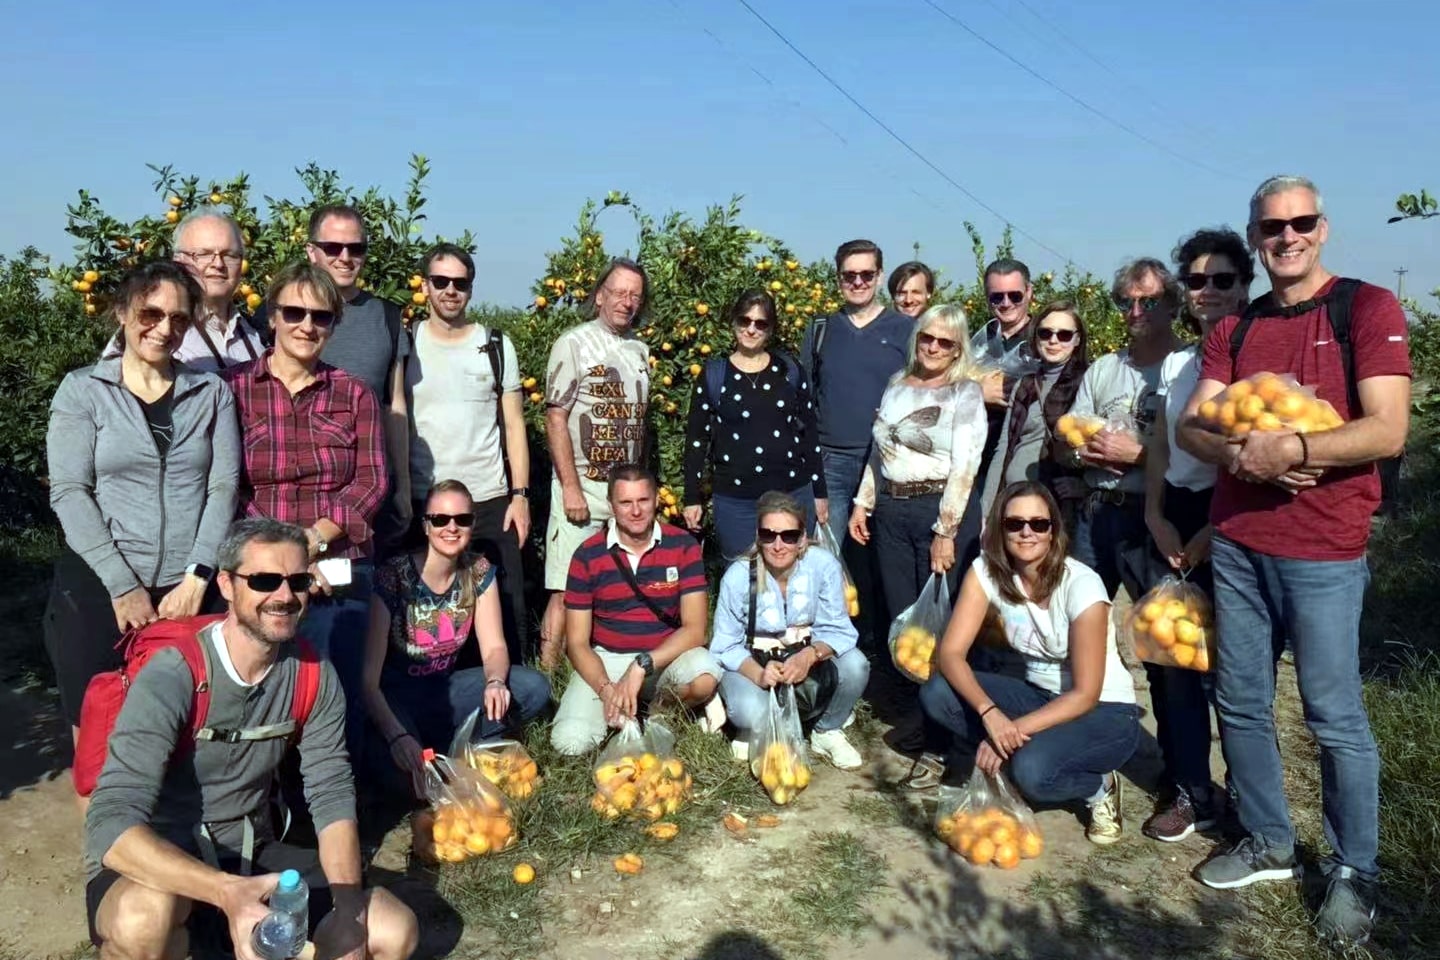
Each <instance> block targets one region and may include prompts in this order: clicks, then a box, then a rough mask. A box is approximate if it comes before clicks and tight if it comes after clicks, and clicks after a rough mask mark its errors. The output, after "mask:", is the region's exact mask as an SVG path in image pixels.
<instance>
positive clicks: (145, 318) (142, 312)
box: [135, 307, 191, 327]
mask: <svg viewBox="0 0 1440 960" xmlns="http://www.w3.org/2000/svg"><path fill="white" fill-rule="evenodd" d="M166 317H169V318H170V323H171V325H172V326H176V327H182V326H183V327H188V326H189V325H190V322H191V316H190V314H188V313H166V312H165V311H164V310H161V309H160V308H159V307H141V308H140V309H139V310H136V311H135V319H136V320H137V321H139V323H140V326H142V327H153V326H155V324H157V323H159V322H160V321H161V320H164V319H165V318H166Z"/></svg>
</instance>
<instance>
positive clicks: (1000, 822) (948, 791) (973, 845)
mask: <svg viewBox="0 0 1440 960" xmlns="http://www.w3.org/2000/svg"><path fill="white" fill-rule="evenodd" d="M935 833H936V835H937V836H939V837H940V839H941V840H944V841H945V844H946V846H948V847H949V848H950V849H951V850H954V851H955V852H956V853H958V854H960V856H962V857H964V858H965V859H966V860H968V861H970V863H972V864H974V865H975V866H977V867H983V866H986V865H993V866H996V867H999V868H1000V869H1002V870H1013V869H1015V868H1016V867H1018V866H1019V865H1020V861H1021V860H1033V859H1034V858H1036V857H1038V856H1040V854H1041V853H1042V852H1044V850H1045V840H1044V838H1043V837H1042V836H1041V834H1040V826H1039V824H1038V823H1036V821H1035V814H1033V813H1032V812H1031V811H1030V808H1029V807H1028V806H1026V805H1025V801H1024V800H1022V799H1020V795H1019V794H1018V793H1017V792H1016V791H1015V788H1014V787H1012V786H1010V784H1009V782H1008V781H1007V780H1006V779H1005V775H1004V774H1003V773H1002V774H997V775H996V776H994V777H991V776H988V775H986V774H985V773H983V772H982V771H981V770H979V769H978V768H977V769H976V770H975V772H974V773H972V774H971V775H970V781H969V782H968V783H967V784H965V786H964V787H962V788H958V789H957V788H955V787H942V788H941V789H940V802H939V805H938V806H936V808H935Z"/></svg>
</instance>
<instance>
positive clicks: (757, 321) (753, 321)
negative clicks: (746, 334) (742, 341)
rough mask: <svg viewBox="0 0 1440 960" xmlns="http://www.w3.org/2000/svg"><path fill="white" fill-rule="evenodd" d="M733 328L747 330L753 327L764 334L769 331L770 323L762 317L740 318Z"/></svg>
mask: <svg viewBox="0 0 1440 960" xmlns="http://www.w3.org/2000/svg"><path fill="white" fill-rule="evenodd" d="M735 327H736V329H738V330H747V329H749V328H751V327H754V328H755V329H756V330H758V331H760V332H761V333H765V332H767V331H768V330H769V329H770V321H769V320H766V319H765V318H764V317H759V318H756V317H740V318H739V319H738V320H736V321H735Z"/></svg>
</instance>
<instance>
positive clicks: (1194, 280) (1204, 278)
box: [1180, 270, 1240, 291]
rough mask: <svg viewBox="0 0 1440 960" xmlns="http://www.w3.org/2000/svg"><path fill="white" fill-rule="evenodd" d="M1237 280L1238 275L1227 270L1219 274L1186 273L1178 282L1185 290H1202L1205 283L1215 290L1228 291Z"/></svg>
mask: <svg viewBox="0 0 1440 960" xmlns="http://www.w3.org/2000/svg"><path fill="white" fill-rule="evenodd" d="M1239 279H1240V275H1239V274H1238V273H1232V272H1230V271H1228V270H1227V271H1222V272H1220V273H1187V274H1185V275H1184V276H1182V277H1181V278H1180V282H1181V283H1183V284H1185V289H1186V290H1195V291H1200V290H1204V289H1205V285H1206V284H1207V283H1208V284H1209V285H1210V286H1212V287H1214V288H1215V289H1216V290H1229V289H1230V288H1232V287H1234V286H1235V281H1236V280H1239Z"/></svg>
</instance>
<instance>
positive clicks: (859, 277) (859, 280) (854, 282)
mask: <svg viewBox="0 0 1440 960" xmlns="http://www.w3.org/2000/svg"><path fill="white" fill-rule="evenodd" d="M878 276H879V274H878V273H877V272H876V271H874V270H843V271H841V273H840V279H841V280H842V281H844V282H845V283H847V284H849V285H850V286H852V287H857V286H868V285H869V284H872V283H874V282H875V278H876V277H878Z"/></svg>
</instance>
